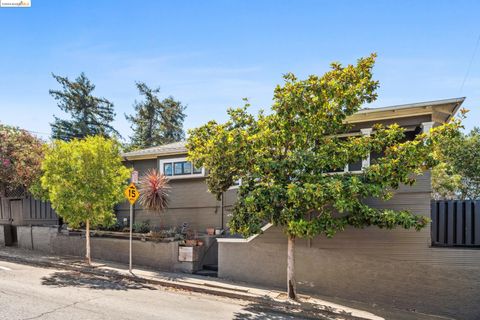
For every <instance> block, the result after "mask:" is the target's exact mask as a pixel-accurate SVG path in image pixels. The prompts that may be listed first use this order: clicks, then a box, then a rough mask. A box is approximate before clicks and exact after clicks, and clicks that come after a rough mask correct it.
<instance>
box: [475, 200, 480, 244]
mask: <svg viewBox="0 0 480 320" xmlns="http://www.w3.org/2000/svg"><path fill="white" fill-rule="evenodd" d="M473 220H474V221H475V222H474V227H473V238H474V242H473V244H475V245H480V200H476V201H475V202H474V210H473Z"/></svg>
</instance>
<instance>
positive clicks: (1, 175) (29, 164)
mask: <svg viewBox="0 0 480 320" xmlns="http://www.w3.org/2000/svg"><path fill="white" fill-rule="evenodd" d="M43 154H44V144H43V142H42V141H41V140H40V139H38V138H37V137H35V136H33V135H32V134H30V133H29V132H27V131H25V130H21V129H19V128H16V127H11V126H6V125H1V124H0V197H5V195H6V192H7V191H12V190H15V189H17V188H24V189H29V188H31V187H34V186H36V185H37V181H38V179H39V178H40V172H41V170H40V166H41V161H42V159H43Z"/></svg>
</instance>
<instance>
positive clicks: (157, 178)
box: [138, 169, 170, 212]
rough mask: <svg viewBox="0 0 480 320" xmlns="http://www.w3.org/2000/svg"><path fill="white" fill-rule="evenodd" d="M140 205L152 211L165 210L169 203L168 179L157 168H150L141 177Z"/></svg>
mask: <svg viewBox="0 0 480 320" xmlns="http://www.w3.org/2000/svg"><path fill="white" fill-rule="evenodd" d="M139 187H140V188H139V189H140V190H139V191H140V197H139V199H138V201H139V202H140V205H141V206H142V207H143V208H145V209H147V210H152V211H158V212H160V211H163V210H165V209H166V208H167V205H168V193H169V189H170V187H169V186H168V179H167V177H165V175H163V174H161V173H160V172H158V171H157V170H155V169H150V170H148V171H147V173H146V174H145V175H143V176H142V177H141V178H140V183H139Z"/></svg>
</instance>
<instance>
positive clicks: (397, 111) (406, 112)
mask: <svg viewBox="0 0 480 320" xmlns="http://www.w3.org/2000/svg"><path fill="white" fill-rule="evenodd" d="M464 100H465V97H461V98H453V99H443V100H435V101H425V102H418V103H410V104H402V105H396V106H389V107H381V108H365V109H362V110H360V111H358V112H357V113H355V114H354V115H352V116H350V117H348V118H347V120H346V122H348V123H352V124H353V123H360V122H370V121H381V120H386V119H395V118H406V117H416V116H422V115H431V116H432V121H434V122H437V123H444V122H447V121H449V120H450V119H451V118H452V117H453V115H455V113H456V112H457V111H458V109H459V108H460V105H461V104H462V103H463V101H464ZM185 144H186V142H185V141H180V142H174V143H169V144H164V145H161V146H158V147H151V148H147V149H142V150H136V151H131V152H126V153H123V154H122V157H124V158H125V159H126V160H142V159H155V158H157V157H160V156H168V155H181V154H186V153H187V148H186V147H185Z"/></svg>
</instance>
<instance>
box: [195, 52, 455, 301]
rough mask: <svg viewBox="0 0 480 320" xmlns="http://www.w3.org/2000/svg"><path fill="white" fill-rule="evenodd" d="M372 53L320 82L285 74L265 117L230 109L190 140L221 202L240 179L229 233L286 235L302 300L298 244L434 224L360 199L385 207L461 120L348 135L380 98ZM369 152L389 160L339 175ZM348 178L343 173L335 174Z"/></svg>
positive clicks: (291, 284)
mask: <svg viewBox="0 0 480 320" xmlns="http://www.w3.org/2000/svg"><path fill="white" fill-rule="evenodd" d="M374 61H375V55H371V56H369V57H367V58H362V59H359V60H358V63H357V64H356V65H348V66H346V67H344V66H342V65H340V64H339V63H333V64H332V70H331V71H329V72H327V73H325V74H324V75H323V76H316V75H312V76H309V77H308V78H307V79H305V80H299V79H297V78H296V77H295V76H294V75H293V74H287V75H285V77H284V78H285V84H284V85H283V86H277V88H276V89H275V92H274V98H273V100H274V104H273V106H272V110H271V113H269V114H268V115H266V114H264V113H262V112H261V113H260V114H259V115H258V116H257V117H255V116H252V115H250V114H248V112H247V107H248V104H247V105H246V106H245V107H244V108H239V109H233V110H229V112H228V113H229V116H230V119H229V120H228V121H227V122H226V123H224V124H218V123H216V122H214V121H211V122H209V123H208V124H206V125H204V126H202V127H199V128H197V129H194V130H192V131H191V132H190V137H189V139H188V144H187V148H188V150H189V158H190V160H191V161H193V162H194V163H195V164H196V165H198V166H200V165H201V166H204V167H205V168H206V169H207V170H208V172H209V175H208V177H207V184H208V187H209V189H210V191H211V192H213V193H215V194H216V195H217V196H218V197H220V195H221V194H222V192H224V191H226V190H227V189H228V188H229V187H230V186H232V185H233V183H234V182H235V181H237V180H238V179H241V181H242V184H241V186H240V188H239V192H238V198H237V201H236V204H235V206H234V209H233V217H232V220H231V221H230V222H229V226H230V228H231V230H232V231H233V232H238V233H241V234H243V235H244V236H249V235H252V234H256V233H259V232H261V227H262V226H263V225H265V224H266V223H268V222H270V223H273V224H274V225H276V226H280V227H282V228H283V230H284V232H285V234H286V237H287V243H288V245H287V248H288V249H287V261H288V263H287V264H288V267H287V290H288V296H289V298H291V299H295V298H296V290H295V278H294V274H295V272H294V270H295V269H294V266H295V263H294V257H295V255H294V249H295V239H296V238H297V237H301V238H312V237H315V236H317V235H325V236H327V237H333V236H334V235H335V233H336V232H338V231H341V230H344V229H345V227H346V226H347V225H351V226H354V227H359V228H361V227H365V226H378V227H380V228H388V229H391V228H394V227H397V226H399V227H403V228H407V229H408V228H414V229H417V230H419V229H421V228H423V227H425V225H426V224H427V222H428V219H427V218H426V217H424V216H422V215H416V214H414V213H412V212H409V211H403V210H402V211H395V210H390V209H378V208H373V207H370V206H368V205H367V204H366V203H364V201H362V200H363V199H365V198H367V197H378V198H383V199H388V198H390V197H391V196H392V191H393V190H394V189H396V188H398V186H399V185H400V184H407V185H411V184H413V183H414V182H415V175H417V174H421V173H422V172H423V171H424V170H426V169H428V168H430V167H431V166H433V165H434V164H435V161H434V159H433V157H432V146H433V145H434V144H435V143H436V141H438V139H439V138H440V137H442V136H448V135H452V136H453V135H456V134H458V126H459V123H458V122H453V123H450V124H448V125H444V126H441V127H437V128H435V129H433V130H432V131H431V132H430V133H429V134H421V135H419V136H417V137H416V138H415V139H414V140H413V141H406V142H405V141H404V140H405V139H404V133H403V129H402V128H400V127H399V126H398V125H395V124H394V125H391V126H388V127H383V126H381V125H376V126H375V127H374V131H373V133H372V134H371V135H360V136H351V135H342V134H345V133H347V132H349V130H351V128H350V126H349V125H348V124H347V123H346V121H347V117H348V116H350V115H353V114H354V113H356V112H357V111H358V110H360V108H361V106H362V105H363V104H364V103H370V102H372V101H373V100H375V99H376V97H377V95H376V93H375V90H376V89H377V87H378V82H377V81H374V80H373V79H372V68H373V65H374ZM371 152H377V153H380V152H383V153H384V156H383V157H382V158H380V159H379V160H378V161H376V162H375V163H373V164H371V165H370V166H369V167H368V168H364V170H363V171H362V172H361V173H360V174H350V173H343V169H344V168H345V166H347V165H348V164H350V163H356V162H358V161H361V160H362V159H366V158H367V157H368V156H369V155H370V153H371ZM339 172H342V173H339Z"/></svg>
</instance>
